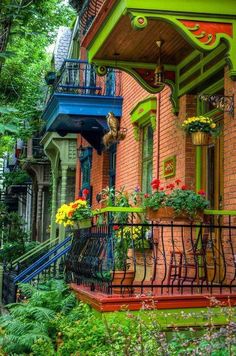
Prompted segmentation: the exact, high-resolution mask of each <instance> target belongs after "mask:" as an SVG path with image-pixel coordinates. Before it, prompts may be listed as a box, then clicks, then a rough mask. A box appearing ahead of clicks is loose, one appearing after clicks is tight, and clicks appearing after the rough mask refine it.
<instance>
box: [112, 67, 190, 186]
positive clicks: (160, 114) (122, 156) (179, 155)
mask: <svg viewBox="0 0 236 356" xmlns="http://www.w3.org/2000/svg"><path fill="white" fill-rule="evenodd" d="M170 94H171V92H170V89H169V88H168V87H166V88H165V90H164V91H163V92H162V93H160V94H157V95H156V97H157V118H156V119H157V124H156V130H155V131H154V148H153V177H158V176H159V178H160V179H161V181H162V182H166V183H168V184H169V183H170V182H172V181H173V180H175V179H176V178H180V179H181V180H182V181H183V183H184V184H188V185H194V175H195V162H194V160H193V157H194V150H195V149H194V148H193V146H192V144H191V143H190V140H189V139H187V140H186V138H185V134H184V133H183V131H182V130H181V129H180V127H179V126H180V122H181V120H182V119H185V118H186V112H187V113H188V115H193V114H194V113H195V108H196V105H195V98H194V97H192V96H188V97H186V96H185V97H183V98H182V99H181V101H180V114H179V118H178V117H176V116H175V115H174V114H173V112H172V104H171V102H170V99H169V97H170ZM123 96H124V104H123V116H122V120H121V126H123V127H126V128H127V129H128V133H127V137H126V139H125V140H124V141H122V142H120V144H119V145H118V148H117V176H116V186H117V187H120V186H123V185H125V186H126V188H127V189H128V190H132V189H133V188H134V187H135V186H137V185H141V157H142V148H141V146H142V145H141V142H140V141H139V142H137V141H135V140H134V135H133V127H132V124H131V117H130V112H131V110H132V109H133V108H134V106H135V105H136V104H137V103H138V102H139V101H140V100H143V99H144V98H146V97H148V96H150V94H149V93H148V92H146V91H145V90H144V89H142V88H141V86H140V85H139V84H137V82H136V81H135V80H134V79H133V78H131V77H130V76H129V75H128V74H126V73H123ZM159 102H160V103H161V104H160V107H159ZM159 125H160V128H159ZM158 143H159V144H158ZM158 151H160V152H158ZM158 155H160V156H159V157H158ZM173 155H176V175H175V177H173V178H168V179H164V178H163V160H164V159H165V158H167V157H169V156H173Z"/></svg>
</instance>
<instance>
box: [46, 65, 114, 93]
mask: <svg viewBox="0 0 236 356" xmlns="http://www.w3.org/2000/svg"><path fill="white" fill-rule="evenodd" d="M120 76H121V72H120V71H118V70H113V69H108V72H107V74H106V75H104V76H98V75H97V74H96V70H95V66H94V65H91V64H89V63H88V62H86V61H82V60H75V59H67V60H65V61H64V63H63V65H62V68H61V71H60V76H59V78H58V79H57V81H56V83H55V85H54V87H53V92H55V93H65V94H79V95H103V96H104V95H107V96H112V97H115V96H120V95H121V78H120Z"/></svg>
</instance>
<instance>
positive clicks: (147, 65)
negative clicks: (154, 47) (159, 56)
mask: <svg viewBox="0 0 236 356" xmlns="http://www.w3.org/2000/svg"><path fill="white" fill-rule="evenodd" d="M93 63H94V64H96V65H97V66H101V65H105V66H106V67H114V68H120V67H124V66H125V67H126V68H130V69H133V68H144V69H155V68H156V66H157V64H156V63H145V62H130V61H127V62H126V61H117V60H115V59H114V60H108V59H103V60H102V59H94V61H93ZM164 69H165V70H167V71H168V70H169V71H173V72H175V71H176V69H177V67H176V66H175V65H172V64H164Z"/></svg>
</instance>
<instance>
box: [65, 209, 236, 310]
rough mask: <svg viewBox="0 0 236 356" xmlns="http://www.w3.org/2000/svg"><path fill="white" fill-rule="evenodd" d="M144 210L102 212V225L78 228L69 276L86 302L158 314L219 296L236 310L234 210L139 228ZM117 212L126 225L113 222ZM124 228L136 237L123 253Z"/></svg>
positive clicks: (199, 304) (98, 306)
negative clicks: (146, 307) (153, 310)
mask: <svg viewBox="0 0 236 356" xmlns="http://www.w3.org/2000/svg"><path fill="white" fill-rule="evenodd" d="M141 211H142V210H141V209H136V211H135V210H132V208H128V209H127V208H123V210H122V208H116V212H114V208H108V209H104V212H103V224H102V225H100V226H98V225H97V226H96V223H95V224H94V226H93V227H92V228H91V230H89V229H85V230H80V236H79V238H78V236H76V238H75V239H74V241H73V245H72V249H71V255H70V256H69V259H68V263H67V272H68V275H70V278H71V282H72V283H71V286H72V288H73V289H74V290H75V291H76V293H77V295H78V297H79V298H80V299H81V300H83V301H86V302H88V303H90V304H91V305H92V306H93V307H95V308H96V309H98V310H100V311H113V310H120V309H121V308H122V306H124V305H126V307H127V308H128V309H129V310H138V309H140V308H141V307H142V304H143V303H146V304H147V305H149V306H150V307H152V308H157V309H165V308H187V307H205V306H208V305H210V304H211V302H212V300H213V299H214V298H215V299H217V300H219V301H220V302H224V303H228V302H229V301H230V303H231V305H236V261H235V256H236V224H235V215H236V212H235V211H228V212H226V211H209V212H208V214H207V215H205V219H204V222H201V223H190V222H189V221H186V220H185V221H184V220H182V221H167V220H163V221H158V222H154V221H152V222H149V223H147V222H145V223H140V214H142V213H140V212H141ZM137 212H138V215H137ZM206 213H207V211H206ZM117 214H119V219H120V217H121V215H122V214H123V216H125V219H126V218H127V216H128V220H127V221H128V222H127V223H124V224H117V223H115V221H116V219H117ZM100 219H101V215H100ZM127 231H128V233H129V234H131V235H132V236H133V237H132V238H131V239H130V240H129V241H130V242H129V246H128V247H129V249H128V250H127V253H126V252H124V253H123V254H120V247H121V246H122V248H123V250H125V248H127V239H128V235H127ZM135 234H136V235H135ZM117 256H118V257H119V259H117ZM117 269H119V270H120V271H119V273H120V277H119V279H117V272H116V270H117ZM131 275H132V276H131Z"/></svg>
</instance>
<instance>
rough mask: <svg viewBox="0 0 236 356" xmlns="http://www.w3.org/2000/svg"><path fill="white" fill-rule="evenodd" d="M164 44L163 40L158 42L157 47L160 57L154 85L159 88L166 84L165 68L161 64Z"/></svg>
mask: <svg viewBox="0 0 236 356" xmlns="http://www.w3.org/2000/svg"><path fill="white" fill-rule="evenodd" d="M163 43H164V42H163V41H161V40H158V41H156V45H157V47H158V50H159V56H158V62H157V66H156V68H155V71H154V74H155V79H154V85H157V86H158V85H160V84H163V83H164V67H163V65H162V64H161V47H162V45H163Z"/></svg>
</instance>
